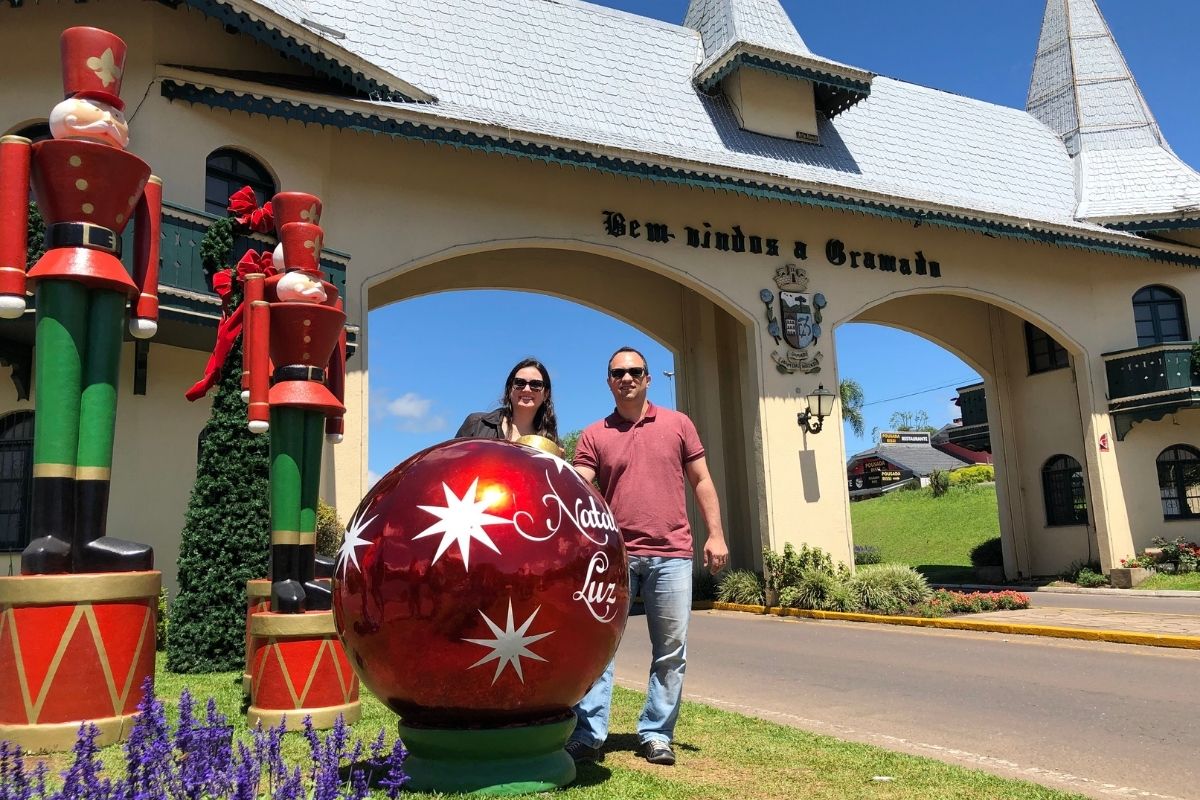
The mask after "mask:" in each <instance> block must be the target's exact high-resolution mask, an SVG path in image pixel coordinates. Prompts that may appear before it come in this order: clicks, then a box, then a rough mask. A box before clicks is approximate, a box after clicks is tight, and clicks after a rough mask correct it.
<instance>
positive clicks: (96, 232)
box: [46, 222, 121, 258]
mask: <svg viewBox="0 0 1200 800" xmlns="http://www.w3.org/2000/svg"><path fill="white" fill-rule="evenodd" d="M56 247H88V248H91V249H92V250H103V251H104V252H106V253H112V254H113V255H114V256H116V257H117V258H120V257H121V237H120V236H118V235H117V232H116V231H114V230H110V229H108V228H103V227H101V226H99V225H93V224H92V223H90V222H56V223H54V224H53V225H47V226H46V249H47V250H53V249H54V248H56Z"/></svg>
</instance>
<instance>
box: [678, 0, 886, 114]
mask: <svg viewBox="0 0 1200 800" xmlns="http://www.w3.org/2000/svg"><path fill="white" fill-rule="evenodd" d="M683 24H684V26H685V27H688V28H691V29H692V30H694V31H697V32H698V33H699V34H700V39H701V41H702V42H703V44H704V58H702V59H701V61H700V65H699V66H698V67H697V68H696V71H695V74H694V76H693V77H694V79H695V82H696V85H697V86H698V87H699V88H700V89H701V91H705V92H708V91H711V90H712V89H713V87H715V86H716V85H717V84H718V83H720V82H721V80H722V79H723V78H724V77H725V76H726V75H728V74H729V73H730V72H731V71H732V70H735V69H738V68H739V67H740V66H742V65H750V66H756V67H759V68H761V69H767V70H769V71H772V72H777V73H781V74H784V75H787V76H790V77H793V78H798V79H802V80H809V81H812V82H813V84H814V87H815V88H816V89H817V97H818V103H819V105H820V106H821V109H822V110H823V111H824V112H825V113H826V115H828V116H830V117H832V116H833V115H834V114H837V113H838V112H840V111H843V110H845V109H847V108H849V107H850V106H852V105H854V104H855V103H857V102H858V101H859V100H862V99H863V98H865V97H866V96H867V95H868V94H870V92H871V79H872V78H874V77H875V76H874V75H872V74H871V73H870V72H867V71H865V70H860V69H857V68H855V67H850V66H847V65H845V64H839V63H838V62H836V61H831V60H829V59H827V58H822V57H821V56H818V55H815V54H814V53H813V52H812V51H811V50H809V49H808V45H806V44H805V43H804V40H803V39H802V38H800V34H799V32H797V30H796V26H795V25H793V24H792V20H791V18H790V17H788V15H787V12H786V11H784V10H783V6H781V5H780V4H779V0H691V2H690V3H689V4H688V10H687V15H686V17H685V18H684V21H683Z"/></svg>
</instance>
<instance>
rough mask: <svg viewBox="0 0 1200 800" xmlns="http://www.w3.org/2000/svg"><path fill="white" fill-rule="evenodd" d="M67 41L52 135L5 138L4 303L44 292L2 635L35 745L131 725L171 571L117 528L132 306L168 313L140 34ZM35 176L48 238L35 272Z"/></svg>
mask: <svg viewBox="0 0 1200 800" xmlns="http://www.w3.org/2000/svg"><path fill="white" fill-rule="evenodd" d="M60 44H61V53H62V68H63V86H64V89H65V94H66V99H65V100H63V101H62V102H61V103H59V104H58V105H57V106H55V107H54V110H53V111H52V112H51V113H50V132H51V134H52V136H53V138H52V139H48V140H46V141H41V142H37V143H36V144H31V143H30V142H29V140H27V139H23V138H21V137H17V136H6V137H3V138H0V317H5V318H9V319H15V318H18V317H21V316H22V315H23V314H24V313H25V306H26V300H25V290H26V286H28V287H30V288H31V289H32V290H33V292H34V298H35V303H36V306H37V315H36V318H35V338H34V368H35V375H34V391H35V396H34V411H35V416H34V441H33V500H32V508H31V514H30V517H31V525H32V529H33V539H32V541H31V542H30V544H29V546H28V547H26V548H25V550H24V552H23V553H22V554H21V574H20V575H14V576H6V577H0V627H3V628H4V629H5V630H6V631H8V632H10V633H11V634H12V635H11V636H9V635H5V636H3V637H0V674H2V675H5V676H6V680H5V681H3V682H0V739H7V740H9V741H13V742H16V743H17V744H19V745H20V746H21V747H23V748H24V749H25V750H28V751H35V750H69V749H70V748H71V747H72V745H73V744H74V742H75V733H74V732H75V731H77V730H78V729H79V727H80V725H81V724H82V722H83V721H84V720H88V721H90V722H92V723H93V724H95V725H96V727H97V729H98V731H99V733H98V737H97V743H98V744H100V745H105V744H108V743H110V742H115V741H118V740H120V739H122V738H124V737H126V736H127V735H128V734H129V731H130V728H131V724H132V722H133V719H134V717H135V716H136V714H137V706H138V703H139V702H140V701H141V699H142V692H141V688H140V687H142V686H143V684H144V682H145V681H146V680H147V679H148V678H150V677H151V676H152V675H153V674H154V631H155V610H156V608H157V601H158V596H159V590H160V587H161V585H162V575H161V573H159V572H156V571H153V570H152V567H153V563H154V553H153V551H152V550H151V548H150V547H149V546H147V545H144V544H138V543H135V542H129V541H125V540H124V539H118V538H115V537H111V536H108V535H107V532H106V525H107V517H108V498H109V484H110V480H111V477H112V476H111V468H112V457H113V432H114V428H115V424H116V403H117V385H118V383H117V382H118V377H119V363H120V355H121V348H122V346H123V341H124V331H123V327H124V325H125V321H126V318H127V317H126V307H127V306H128V308H129V309H130V312H129V316H128V319H129V331H130V333H131V334H132V335H133V336H135V337H137V338H140V339H141V338H148V337H150V336H152V335H154V333H155V331H156V329H157V327H158V323H157V318H158V296H157V291H158V240H159V217H160V212H161V207H162V185H161V182H160V181H159V180H158V179H157V178H155V177H154V176H152V175H151V174H150V167H149V166H148V165H147V164H146V163H145V162H144V161H142V160H141V159H140V158H137V157H136V156H134V155H132V154H131V153H127V152H126V151H125V148H126V146H127V145H128V144H129V131H128V126H127V125H126V122H125V118H124V116H123V115H122V109H123V104H122V103H121V98H120V91H121V74H122V72H123V70H124V65H125V43H124V42H123V41H121V39H119V38H118V37H116V36H114V35H113V34H111V33H109V32H107V31H102V30H97V29H95V28H70V29H69V30H66V31H64V32H63V34H62V37H61V42H60ZM31 180H32V185H33V191H34V194H35V196H36V198H37V204H38V208H39V209H40V210H41V213H42V216H43V217H44V219H45V222H46V237H45V255H43V256H42V257H41V258H40V259H39V260H38V262H37V263H36V264H34V265H33V266H32V268H31V269H29V271H28V273H26V267H27V264H26V256H25V253H26V244H27V242H26V241H25V240H26V236H27V233H26V225H27V222H28V192H29V186H30V182H31ZM133 218H136V226H135V236H134V239H133V243H134V248H133V249H134V253H133V258H132V269H131V270H130V271H127V270H126V268H125V266H124V265H123V264H122V263H121V233H122V231H123V230H124V229H125V227H126V226H127V225H128V224H129V222H130V220H131V219H133ZM130 272H132V276H131V275H130ZM46 665H50V666H49V667H48V668H47V666H46ZM114 686H115V687H117V689H116V691H113V687H114ZM34 697H36V698H38V699H37V701H36V702H31V701H30V698H34Z"/></svg>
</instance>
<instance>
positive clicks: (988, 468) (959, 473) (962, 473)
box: [950, 464, 996, 486]
mask: <svg viewBox="0 0 1200 800" xmlns="http://www.w3.org/2000/svg"><path fill="white" fill-rule="evenodd" d="M994 480H996V468H995V467H993V466H992V465H991V464H976V465H975V466H973V467H963V468H962V469H956V470H954V471H953V472H951V473H950V485H951V486H970V485H971V484H973V483H988V482H991V481H994Z"/></svg>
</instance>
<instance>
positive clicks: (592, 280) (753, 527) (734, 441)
mask: <svg viewBox="0 0 1200 800" xmlns="http://www.w3.org/2000/svg"><path fill="white" fill-rule="evenodd" d="M469 289H496V290H508V291H517V292H534V293H539V294H544V295H549V296H552V297H557V298H561V299H564V300H569V301H573V302H575V303H579V304H581V305H584V306H587V307H589V308H592V309H595V310H597V311H599V312H602V313H604V314H606V315H609V316H611V317H613V318H615V319H617V320H620V321H622V322H625V323H627V324H629V325H631V326H633V327H635V328H637V329H639V330H640V331H642V332H644V333H645V334H646V335H647V336H649V337H650V338H652V339H653V340H655V341H656V342H658V343H659V344H661V345H662V346H663V347H664V348H666V350H667V351H669V352H670V353H671V354H673V356H674V363H673V364H670V363H668V364H654V363H652V364H651V369H652V375H653V376H654V380H655V381H656V382H659V383H660V385H659V386H658V387H657V389H658V392H659V394H660V395H661V392H662V391H663V390H664V389H666V388H667V387H666V386H663V385H661V384H668V383H669V384H670V385H671V388H673V393H674V399H675V402H674V405H675V407H676V408H678V409H679V410H680V411H683V412H684V413H686V414H688V415H689V416H690V417H691V418H692V419H693V421H694V422H695V423H696V427H697V430H698V431H699V433H700V436H701V439H702V440H703V442H704V444H705V447H706V450H707V456H708V463H709V468H710V471H711V473H712V476H713V480H714V481H715V483H716V485H717V490H718V493H719V495H720V497H721V500H722V508H721V510H722V517H723V520H724V525H725V531H726V536H727V538H728V540H729V545H730V550H731V554H732V557H733V559H734V561H735V563H741V564H753V563H755V561H756V558H757V553H758V551H759V550H760V549H761V546H762V545H761V542H762V541H763V536H764V531H765V529H766V522H765V519H764V517H765V512H764V511H763V503H762V502H761V498H760V497H759V494H760V491H761V490H760V489H759V487H760V486H761V485H762V479H761V476H760V475H759V474H758V473H759V471H760V470H761V466H760V460H759V459H758V458H757V457H755V456H754V455H753V452H754V448H755V446H756V444H755V443H756V439H757V431H758V429H759V425H758V419H757V414H758V400H757V398H758V388H757V387H758V375H757V374H756V371H755V367H754V364H753V362H754V360H755V359H753V358H752V357H748V352H752V350H753V348H752V341H753V340H752V338H751V337H752V336H753V326H752V325H751V323H750V321H749V320H746V319H744V318H743V317H742V315H741V312H739V311H737V310H736V308H735V307H734V306H733V304H732V303H729V302H728V301H727V300H726V299H724V298H721V297H719V296H718V295H717V293H716V292H714V291H712V290H711V289H710V288H709V287H705V286H703V285H700V284H699V283H698V282H697V283H684V282H682V281H680V280H678V279H677V278H676V277H673V276H672V275H671V274H670V273H669V271H668V270H667V269H666V268H664V267H662V266H661V265H657V264H654V263H653V262H646V260H645V259H635V258H632V257H630V258H625V257H624V254H623V253H620V254H613V253H611V252H606V251H599V250H594V249H593V250H584V249H569V248H566V247H563V246H561V245H551V246H545V245H542V244H539V245H534V246H530V245H528V244H520V245H517V246H509V247H490V248H488V249H474V250H471V251H469V252H463V251H461V250H460V251H455V252H452V253H445V254H441V255H440V256H438V257H433V258H428V259H425V260H423V261H422V262H420V263H416V264H411V265H406V266H401V267H399V268H397V269H396V270H393V271H391V272H389V273H386V274H384V275H381V276H380V277H379V278H378V279H376V280H373V281H371V282H370V283H368V285H367V286H366V289H365V293H366V297H365V298H364V303H363V306H364V307H365V308H366V309H367V310H368V311H374V310H376V309H380V308H383V307H384V306H387V305H389V304H392V303H398V302H402V301H405V300H409V299H412V298H416V297H421V296H424V295H431V294H436V293H440V292H449V291H457V290H469ZM500 297H501V298H503V295H500ZM501 302H502V300H501ZM528 322H530V323H532V324H536V323H537V321H536V320H531V321H528ZM368 324H369V323H368ZM463 327H464V325H463V321H462V320H455V319H453V318H451V319H446V320H445V321H444V323H443V325H442V326H441V330H436V331H430V332H429V336H430V337H438V336H454V335H461V334H458V333H456V331H459V330H460V329H462V328H463ZM541 334H542V335H543V336H544V337H546V339H547V340H549V339H562V338H564V337H565V338H568V339H572V338H573V339H579V340H581V341H582V340H585V339H587V337H589V336H590V335H592V334H593V332H592V331H589V330H586V329H585V330H557V329H554V328H551V327H547V328H545V329H544V330H542V331H541ZM472 335H476V334H472ZM479 335H480V355H479V358H478V359H477V364H476V365H475V367H474V368H478V369H484V370H487V372H488V373H489V374H493V373H499V377H498V378H497V380H498V381H499V380H502V378H503V374H504V371H505V370H507V369H508V368H509V367H510V366H511V364H507V363H504V364H498V363H490V362H491V359H489V357H488V355H487V351H488V349H489V348H488V343H489V341H494V340H495V339H497V338H502V337H504V336H505V326H498V327H497V329H495V330H491V331H486V332H481V334H479ZM362 341H363V342H364V352H363V354H364V357H365V361H364V363H365V365H366V369H367V371H368V373H369V372H370V371H371V370H372V368H374V367H375V366H377V365H379V364H382V363H384V362H385V361H389V360H392V359H403V360H410V359H411V358H412V356H413V355H414V354H415V353H418V352H419V351H420V350H422V349H423V342H405V341H389V340H387V339H382V338H379V337H377V336H363V337H362ZM368 341H369V344H367V342H368ZM624 344H626V342H624V341H618V340H616V339H614V340H613V341H612V342H606V343H605V344H604V347H603V348H601V349H602V350H604V351H605V356H603V357H601V361H602V360H603V358H604V357H606V356H607V353H608V352H611V351H612V350H615V349H616V348H617V347H619V346H622V345H624ZM532 355H537V353H536V352H535V353H532ZM604 366H605V365H604V364H603V363H597V364H587V365H583V368H584V369H587V370H589V371H590V372H591V373H594V374H595V376H596V381H595V391H596V392H597V393H604V392H606V389H605V386H604V383H603V379H602V375H603V369H604ZM472 368H473V365H472V364H470V363H467V364H461V363H460V364H436V363H434V364H425V365H424V366H423V369H422V371H423V374H425V375H429V374H430V373H431V372H432V373H434V374H436V375H437V376H438V379H439V386H440V391H445V392H452V391H454V376H455V373H456V372H458V371H461V370H463V369H472ZM664 372H669V373H671V374H670V375H669V376H668V375H664V374H663V373H664ZM555 377H556V379H557V376H555ZM372 383H373V382H372ZM425 394H426V395H428V394H429V392H428V391H426V392H425ZM652 400H653V395H652ZM371 402H377V398H376V397H372V392H371V391H370V388H365V391H364V403H371ZM476 410H487V409H476ZM367 413H368V415H369V414H370V413H371V412H370V411H368V412H367ZM457 423H458V420H455V421H454V424H453V425H452V426H451V428H450V430H449V431H448V433H447V436H449V435H452V434H453V428H454V427H456V426H457ZM566 432H567V431H565V430H562V429H560V433H566ZM364 460H365V455H364ZM692 502H693V503H694V500H693V501H692ZM689 511H690V514H689V516H690V518H691V520H692V525H693V528H694V531H695V536H694V540H695V541H696V542H697V543H698V544H702V542H703V536H704V533H705V532H704V529H703V523H702V521H701V519H700V516H699V514H698V513H696V512H695V509H694V508H690V509H689Z"/></svg>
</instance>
